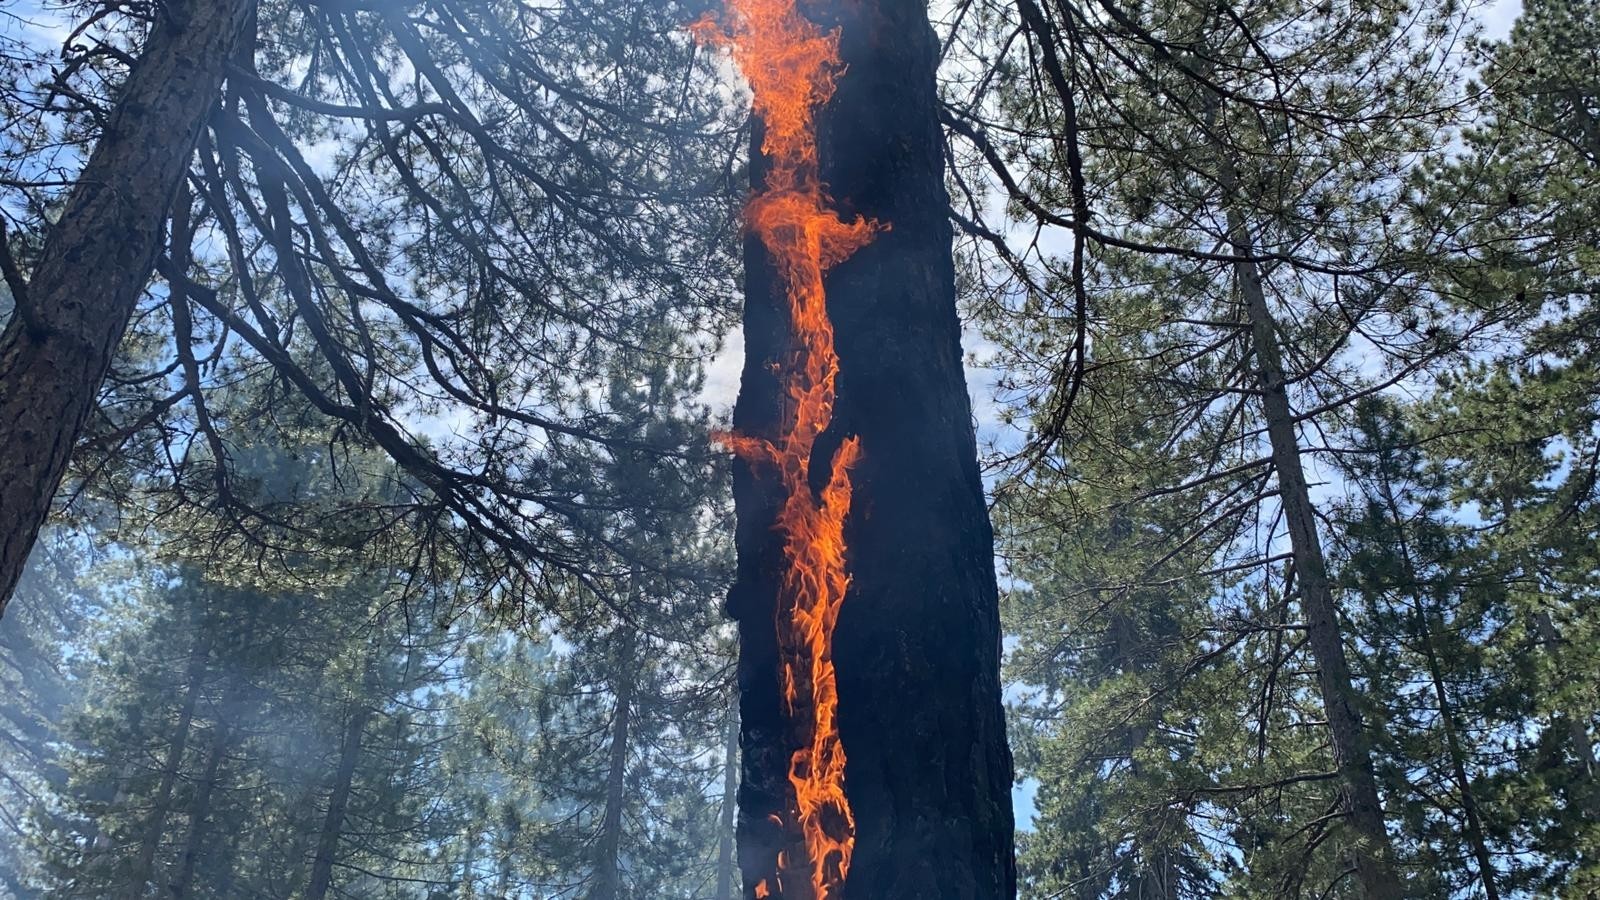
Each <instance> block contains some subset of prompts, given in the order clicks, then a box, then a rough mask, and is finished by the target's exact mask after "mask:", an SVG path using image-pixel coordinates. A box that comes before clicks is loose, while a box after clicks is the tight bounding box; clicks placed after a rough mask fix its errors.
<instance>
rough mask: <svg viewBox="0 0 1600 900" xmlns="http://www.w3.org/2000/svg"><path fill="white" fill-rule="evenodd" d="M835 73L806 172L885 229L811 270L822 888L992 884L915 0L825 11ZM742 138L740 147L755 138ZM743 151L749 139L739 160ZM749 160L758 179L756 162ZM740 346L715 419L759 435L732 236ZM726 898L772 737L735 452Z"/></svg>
mask: <svg viewBox="0 0 1600 900" xmlns="http://www.w3.org/2000/svg"><path fill="white" fill-rule="evenodd" d="M805 11H806V13H807V14H808V15H810V16H812V17H813V18H814V19H816V20H817V21H818V22H819V23H821V24H823V25H824V26H832V25H837V26H838V27H839V28H840V34H841V47H840V51H841V56H842V58H843V61H844V63H845V65H846V66H847V67H848V69H847V71H846V73H845V74H844V76H843V77H842V78H841V79H840V82H839V85H838V91H837V93H836V95H835V97H834V100H833V101H832V102H831V103H830V104H829V105H828V107H827V108H826V109H825V110H823V111H822V112H821V113H820V114H819V116H818V122H819V132H820V138H821V144H820V147H821V165H822V180H823V182H824V183H825V184H827V185H829V186H830V189H831V191H832V194H833V197H834V200H835V203H836V204H837V205H838V206H839V207H840V208H842V209H843V210H845V211H846V213H847V214H860V215H864V216H867V217H870V218H873V219H876V220H879V221H881V222H885V223H888V225H889V228H890V230H889V231H887V232H885V233H882V234H880V235H878V236H877V237H876V239H875V240H874V241H873V243H871V244H870V245H868V246H867V247H865V248H864V249H862V250H859V251H857V252H856V254H855V255H854V256H852V257H851V258H850V259H849V260H848V261H847V262H845V263H843V264H842V265H840V266H839V267H838V268H837V269H835V270H833V272H832V273H830V275H829V277H828V279H827V288H828V309H829V314H830V316H831V318H832V319H833V321H834V324H835V328H836V337H835V346H836V348H837V350H838V354H839V359H840V373H839V380H838V389H839V395H838V402H837V405H836V407H835V410H834V421H833V424H832V426H831V427H830V428H829V429H828V431H827V433H825V434H824V435H823V437H822V438H821V439H820V440H819V441H818V444H817V447H816V462H814V464H813V465H812V471H813V472H814V473H818V474H819V475H823V476H824V477H825V474H826V473H827V472H828V470H829V467H828V465H827V461H828V460H829V459H831V458H832V455H833V452H834V450H835V449H836V448H837V447H838V445H839V442H840V441H841V440H843V439H844V438H845V437H847V436H849V435H858V436H859V437H860V439H861V448H862V451H863V454H864V457H863V459H862V461H861V462H860V463H859V464H858V465H857V467H856V468H855V470H854V473H853V476H852V482H853V484H854V486H855V499H854V502H853V504H852V512H851V515H850V520H849V522H848V523H847V524H846V528H845V538H846V543H847V545H848V548H849V549H848V563H847V564H848V569H849V572H850V576H851V579H852V580H851V587H850V591H849V594H848V596H847V597H846V599H845V601H844V604H843V608H842V612H841V615H840V621H839V626H838V631H837V634H836V636H835V639H834V648H833V659H834V662H835V665H836V666H837V677H838V687H839V729H840V736H841V740H842V742H843V746H844V751H845V755H846V757H847V758H848V763H847V767H846V772H845V790H846V793H847V795H848V797H849V800H850V804H851V806H852V808H853V810H854V814H855V818H856V826H857V827H856V845H855V855H854V860H853V862H852V865H851V868H850V871H849V874H848V877H847V878H846V880H845V885H844V891H843V893H844V896H845V897H848V898H854V900H912V898H915V900H936V898H952V900H954V898H963V900H965V898H983V900H990V898H1009V897H1013V896H1014V895H1015V892H1016V870H1015V865H1014V862H1013V858H1012V855H1013V846H1012V844H1013V819H1012V812H1011V782H1012V767H1011V754H1010V750H1009V748H1008V746H1007V743H1006V734H1005V718H1004V712H1003V708H1002V705H1001V695H1000V671H999V670H1000V621H999V604H998V600H997V592H996V587H995V576H994V562H993V533H992V530H991V528H990V525H989V520H988V516H987V512H986V508H985V505H984V499H983V488H982V482H981V480H980V477H979V471H978V463H977V449H976V441H975V437H974V432H973V424H972V412H971V408H970V404H969V401H968V398H967V392H966V386H965V383H964V380H963V374H962V366H961V345H960V337H961V335H960V324H959V321H958V319H957V316H956V303H955V272H954V266H953V264H952V260H951V237H952V236H951V231H950V225H949V220H948V218H947V212H948V209H949V198H948V196H947V195H946V193H945V189H944V180H943V143H942V140H941V136H940V133H939V128H938V124H937V110H938V101H937V95H936V92H935V87H934V70H935V66H936V63H937V59H936V57H937V41H936V39H935V36H934V33H933V30H932V28H931V27H930V26H929V24H928V21H927V15H926V8H925V6H924V5H923V4H922V3H921V2H916V0H857V2H851V3H847V4H839V5H837V6H835V7H832V8H830V9H828V10H822V9H818V8H815V7H807V8H806V9H805ZM757 146H759V143H758V144H757ZM757 155H758V154H757ZM754 172H755V175H756V178H757V179H758V180H759V179H760V177H761V175H762V172H763V164H762V161H761V160H760V159H759V158H757V159H756V160H755V164H754ZM746 260H747V275H746V295H747V297H746V299H747V302H746V308H745V320H744V322H745V345H746V358H745V367H744V372H743V381H742V384H741V390H740V395H739V402H738V405H737V406H736V408H735V411H734V426H735V428H736V429H737V430H738V431H739V432H741V433H743V434H751V435H763V434H771V433H774V432H775V430H776V427H777V423H778V422H779V419H780V409H779V406H778V403H779V398H778V390H777V383H776V379H775V374H774V372H773V370H772V368H771V364H772V363H773V362H774V361H776V360H777V359H779V358H780V357H781V356H782V354H783V352H784V351H785V349H786V346H787V344H786V340H787V339H786V334H787V326H786V323H785V321H784V318H785V312H784V307H783V305H782V298H780V297H778V296H776V295H775V293H774V291H775V286H774V283H773V278H772V275H771V272H770V270H769V268H768V261H767V259H766V255H765V252H764V251H763V249H762V248H761V247H760V246H759V244H758V243H756V242H754V241H752V242H751V243H750V244H749V245H748V246H747V252H746ZM734 499H735V502H736V508H737V511H738V515H739V521H738V531H737V543H738V548H739V576H738V581H737V582H736V584H735V586H734V590H733V591H732V593H731V594H730V597H729V606H730V610H731V612H732V613H733V615H734V616H735V618H737V619H738V621H739V626H740V629H739V630H740V662H739V686H740V712H741V717H742V720H743V726H742V739H741V744H742V747H743V751H744V757H743V773H744V778H743V781H742V783H741V785H740V788H739V806H740V823H739V851H738V855H739V863H740V868H741V871H742V872H743V874H744V884H745V896H746V897H754V895H755V890H756V886H757V884H758V883H759V882H760V881H761V880H762V879H763V878H766V877H767V876H769V875H770V874H771V872H772V866H773V856H774V854H775V853H776V852H777V849H778V847H779V846H780V842H781V836H780V834H779V829H778V828H777V827H776V826H775V825H774V824H773V823H772V822H771V821H770V820H769V819H768V816H769V815H771V814H773V813H774V812H776V811H779V810H783V809H785V808H786V798H787V796H788V793H789V786H788V782H787V779H786V772H787V768H788V765H789V754H790V751H791V750H792V747H791V746H790V745H789V743H788V742H787V741H786V739H785V725H784V721H783V714H782V706H781V703H780V699H779V690H778V683H777V668H778V659H777V646H776V641H775V626H774V616H775V609H774V600H775V596H776V593H777V589H776V579H777V575H778V573H779V572H780V571H781V569H782V566H783V558H782V549H781V544H780V539H779V537H778V535H777V534H776V533H775V532H774V531H773V529H772V523H773V517H774V516H773V512H774V504H775V502H776V501H777V499H778V495H777V492H776V490H775V485H774V483H773V481H772V480H770V479H769V478H768V476H767V475H766V474H764V473H761V472H752V471H751V470H750V468H749V467H747V466H746V465H744V464H743V463H739V464H738V465H737V466H736V474H735V484H734Z"/></svg>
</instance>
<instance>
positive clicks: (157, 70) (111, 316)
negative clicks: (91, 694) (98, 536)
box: [0, 0, 255, 614]
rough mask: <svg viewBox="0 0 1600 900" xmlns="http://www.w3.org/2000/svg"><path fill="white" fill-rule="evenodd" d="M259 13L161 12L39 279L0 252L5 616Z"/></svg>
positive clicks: (49, 244) (241, 2)
mask: <svg viewBox="0 0 1600 900" xmlns="http://www.w3.org/2000/svg"><path fill="white" fill-rule="evenodd" d="M254 11H255V2H254V0H227V2H221V3H211V2H179V3H165V4H162V5H160V6H159V7H157V13H156V16H155V21H154V23H153V25H152V26H151V30H150V37H149V39H148V42H147V45H146V47H145V50H144V53H143V54H142V56H141V57H140V61H139V63H138V64H137V65H136V66H135V67H134V69H133V72H132V73H131V74H130V75H129V76H128V80H127V83H126V84H125V85H123V87H122V91H121V94H120V96H119V97H118V98H117V101H116V105H115V108H114V109H113V111H112V113H111V115H110V118H109V119H108V120H107V122H106V126H105V130H104V132H103V134H102V136H101V139H100V141H99V142H98V143H97V144H96V146H95V149H94V152H93V154H91V155H90V157H89V160H88V162H87V163H86V164H85V165H84V168H83V171H82V172H81V173H80V175H79V176H78V179H77V181H78V184H77V186H76V187H75V188H74V190H73V191H72V193H71V194H70V195H69V196H68V197H67V200H66V205H65V206H64V208H63V209H62V210H61V213H60V217H59V219H58V220H57V221H56V224H55V225H53V226H52V227H51V228H49V230H48V231H47V232H46V234H45V239H44V249H43V250H42V251H41V253H40V256H39V259H38V261H37V262H36V263H35V265H34V269H33V273H32V275H31V277H25V276H24V275H23V273H22V271H21V269H20V268H19V266H18V265H17V263H16V262H15V260H14V259H13V258H12V255H11V250H10V248H9V247H5V246H3V244H4V243H5V242H4V240H0V268H3V269H4V274H5V280H6V284H7V285H8V286H9V287H10V289H11V298H12V302H13V304H14V311H13V314H12V316H11V317H10V319H9V321H7V322H6V326H5V330H4V332H0V443H3V444H4V445H5V447H6V460H5V464H4V465H3V466H0V510H3V511H4V512H0V614H3V613H4V612H5V607H6V603H7V602H8V601H9V600H10V599H11V593H12V591H13V590H14V589H15V588H16V584H17V579H18V578H19V577H21V575H22V568H23V566H24V564H25V563H26V562H27V559H28V553H29V551H30V550H32V549H33V544H34V540H35V539H36V538H37V537H38V534H39V529H40V527H42V526H43V525H44V522H45V518H46V517H47V516H48V514H49V512H50V505H51V502H52V500H53V499H54V497H55V492H56V488H57V487H58V486H59V485H60V483H61V479H62V477H63V476H64V475H65V474H66V471H67V463H68V461H69V459H70V457H71V454H72V449H73V446H74V444H76V442H77V440H78V436H79V434H80V433H81V432H82V431H83V427H84V423H85V422H86V421H87V420H88V418H89V414H90V413H91V412H92V411H93V410H94V405H95V399H96V395H97V393H98V392H99V390H100V383H101V381H102V380H103V379H104V378H105V377H106V372H107V371H108V370H109V369H110V368H111V360H112V356H113V354H114V353H115V352H116V350H117V346H118V343H119V342H120V341H121V339H122V334H123V331H124V330H125V329H126V328H127V326H128V320H129V319H130V318H131V317H132V316H133V313H134V309H135V307H136V306H137V305H138V302H139V298H140V295H141V294H142V293H143V290H144V286H145V282H146V281H147V280H148V279H149V277H150V273H151V270H152V269H153V268H154V265H155V257H156V254H157V252H158V251H159V250H160V248H161V242H162V237H163V233H164V231H165V226H166V217H167V209H168V207H169V206H170V204H171V202H172V197H173V194H174V192H175V191H176V190H177V188H178V183H179V182H180V181H181V180H182V179H183V178H184V175H185V174H186V173H187V171H188V168H189V159H190V155H191V154H192V153H193V151H194V145H195V140H196V139H197V138H198V136H199V134H200V128H201V125H202V124H203V123H204V121H205V117H206V114H207V112H208V111H209V109H210V107H211V104H212V103H213V102H215V99H216V97H217V91H218V89H219V88H220V86H221V84H222V79H223V74H224V68H225V65H226V63H227V60H228V59H229V58H230V57H231V56H232V55H233V48H234V45H235V44H236V42H237V41H238V40H239V37H240V36H241V34H243V32H244V30H245V27H246V25H247V23H248V22H249V21H250V19H251V17H252V16H253V14H254Z"/></svg>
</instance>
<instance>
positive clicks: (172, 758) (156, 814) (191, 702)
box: [127, 634, 210, 898]
mask: <svg viewBox="0 0 1600 900" xmlns="http://www.w3.org/2000/svg"><path fill="white" fill-rule="evenodd" d="M209 655H210V650H209V648H208V647H207V645H206V640H205V638H204V637H203V636H201V635H199V634H196V635H195V638H194V644H193V648H192V649H191V650H190V651H189V664H188V667H187V668H186V670H185V675H184V678H185V682H186V684H185V686H184V692H183V705H182V706H181V707H180V708H179V709H178V721H177V724H176V725H174V726H173V729H172V739H171V741H170V742H169V743H168V744H167V752H166V755H165V756H164V757H163V758H162V761H161V780H160V781H159V782H158V783H157V785H156V796H155V799H154V800H153V801H152V806H151V810H150V816H149V818H148V819H146V820H145V823H144V826H143V832H144V833H143V836H142V837H141V838H140V841H139V855H138V856H136V857H135V858H134V862H133V872H132V873H131V875H130V877H129V879H128V887H127V891H128V893H127V896H128V897H130V898H136V897H142V896H144V889H145V885H147V884H149V882H150V876H151V874H152V873H153V872H154V871H155V865H156V852H157V851H159V850H160V849H161V837H162V835H163V834H164V833H165V832H166V830H167V816H168V815H169V814H170V813H171V811H172V789H173V788H174V787H175V786H176V785H177V783H178V772H179V770H180V769H182V767H183V754H184V751H185V750H186V749H187V748H188V746H189V729H190V726H191V725H192V724H193V723H194V710H195V706H196V705H197V704H198V702H199V700H200V690H201V688H202V687H204V684H205V676H206V658H207V657H208V656H209Z"/></svg>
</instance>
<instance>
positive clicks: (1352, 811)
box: [1222, 162, 1402, 900]
mask: <svg viewBox="0 0 1600 900" xmlns="http://www.w3.org/2000/svg"><path fill="white" fill-rule="evenodd" d="M1222 182H1223V191H1224V192H1225V193H1226V194H1228V195H1229V197H1228V200H1227V201H1226V202H1227V203H1228V206H1229V208H1228V210H1227V221H1228V231H1229V235H1228V237H1229V243H1230V244H1231V246H1232V250H1233V252H1234V254H1236V255H1238V256H1241V257H1249V256H1253V255H1254V254H1255V246H1254V243H1253V242H1252V240H1251V238H1250V235H1249V231H1248V229H1247V228H1246V226H1245V224H1244V221H1243V217H1242V216H1240V215H1239V214H1238V213H1237V212H1236V211H1235V210H1234V209H1233V208H1232V203H1233V202H1234V200H1235V199H1236V198H1235V197H1234V196H1233V194H1234V191H1235V190H1236V187H1237V178H1236V177H1233V176H1232V172H1231V167H1230V166H1228V165H1227V164H1226V162H1224V165H1223V178H1222ZM1234 274H1235V277H1237V278H1238V281H1239V287H1240V291H1241V292H1242V294H1243V296H1244V306H1245V314H1246V316H1248V318H1249V324H1250V335H1251V343H1252V345H1253V347H1254V352H1255V357H1256V365H1257V380H1258V382H1259V385H1260V390H1261V402H1262V406H1263V407H1264V408H1265V412H1266V420H1267V439H1268V442H1269V444H1270V445H1271V452H1272V465H1273V468H1274V469H1275V470H1276V472H1277V474H1278V495H1279V500H1280V502H1282V504H1283V518H1284V522H1285V523H1286V524H1287V526H1288V531H1289V546H1290V551H1291V552H1292V554H1293V558H1294V570H1295V575H1296V580H1297V581H1298V582H1299V585H1300V604H1301V608H1302V610H1303V611H1304V614H1305V628H1306V637H1307V640H1308V643H1309V644H1310V646H1311V653H1312V656H1313V657H1315V659H1316V661H1317V679H1318V683H1319V686H1320V687H1321V690H1322V703H1323V707H1324V710H1325V712H1326V714H1327V717H1328V736H1329V741H1330V743H1331V744H1332V747H1333V758H1334V765H1335V766H1336V767H1337V768H1338V771H1339V793H1340V796H1341V800H1342V806H1343V807H1344V814H1345V818H1346V821H1347V822H1348V824H1349V827H1350V831H1351V832H1352V833H1353V837H1354V840H1353V841H1352V842H1351V845H1350V848H1349V852H1350V855H1351V857H1352V859H1353V861H1354V864H1355V870H1356V878H1357V881H1358V882H1359V883H1360V885H1361V890H1362V893H1363V894H1364V895H1365V896H1366V897H1367V898H1369V900H1398V898H1399V897H1401V896H1402V891H1401V889H1400V881H1399V878H1398V876H1397V874H1396V869H1395V865H1394V850H1393V848H1392V847H1391V846H1390V843H1389V832H1388V828H1387V827H1386V826H1385V824H1384V817H1383V803H1382V801H1381V800H1380V799H1379V795H1378V776H1377V773H1376V771H1375V769H1374V768H1373V764H1372V744H1371V741H1370V740H1368V737H1367V733H1366V730H1365V726H1363V725H1362V722H1361V713H1360V711H1359V708H1358V704H1357V702H1356V689H1355V684H1354V683H1353V682H1352V680H1351V677H1350V663H1349V660H1348V659H1346V657H1345V654H1344V632H1343V628H1342V626H1341V625H1340V623H1339V607H1338V604H1337V603H1336V602H1335V601H1334V597H1333V586H1332V585H1331V583H1330V582H1329V579H1328V564H1327V559H1326V558H1325V557H1324V556H1323V553H1322V538H1321V537H1320V536H1319V535H1318V534H1317V518H1316V508H1315V507H1314V506H1312V504H1311V491H1310V489H1309V488H1308V487H1307V485H1306V475H1305V469H1304V467H1303V466H1302V464H1301V460H1300V439H1299V436H1298V435H1297V434H1296V432H1295V416H1294V411H1293V409H1292V408H1291V407H1290V405H1289V391H1288V387H1287V385H1288V381H1287V378H1286V376H1285V375H1284V371H1283V361H1282V358H1281V356H1280V353H1279V349H1278V326H1277V323H1276V322H1275V321H1274V320H1273V317H1272V310H1271V308H1270V307H1269V306H1268V305H1267V297H1266V292H1265V291H1264V290H1263V289H1262V285H1261V273H1260V271H1259V270H1258V269H1257V267H1256V265H1255V263H1253V262H1250V261H1247V260H1246V261H1240V262H1236V263H1235V264H1234Z"/></svg>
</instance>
